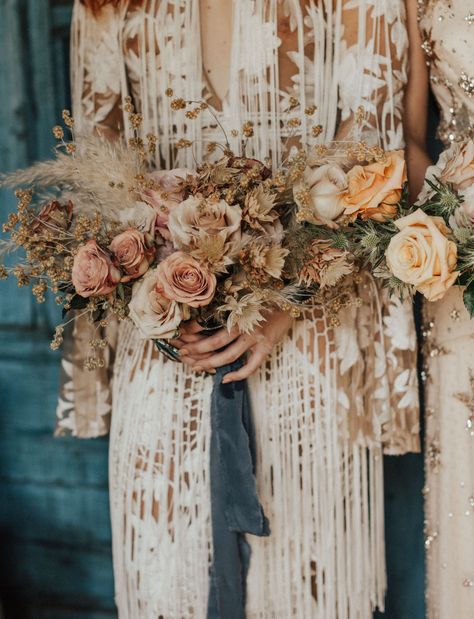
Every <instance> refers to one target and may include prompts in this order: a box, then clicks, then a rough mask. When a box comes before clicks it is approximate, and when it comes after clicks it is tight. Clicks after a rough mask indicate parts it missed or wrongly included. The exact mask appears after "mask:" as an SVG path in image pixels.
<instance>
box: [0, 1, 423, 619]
mask: <svg viewBox="0 0 474 619" xmlns="http://www.w3.org/2000/svg"><path fill="white" fill-rule="evenodd" d="M70 5H71V2H70V1H68V0H62V1H61V0H0V95H1V96H0V102H1V103H0V105H1V108H0V170H1V171H7V170H12V169H15V168H18V167H20V166H24V165H26V164H28V163H29V162H31V161H34V160H37V159H41V158H45V157H48V156H49V154H50V152H51V149H52V146H53V140H52V138H51V133H50V129H51V127H52V126H53V125H54V124H55V123H56V122H57V120H58V118H59V117H60V114H61V110H62V109H63V108H64V107H65V106H68V94H67V93H68V58H67V57H68V36H69V20H70V11H71V8H70ZM13 204H14V203H13V200H12V197H11V195H9V194H7V193H6V192H3V193H2V192H0V219H2V220H3V219H4V218H5V215H6V213H7V212H8V211H9V210H11V209H12V207H13ZM56 316H57V310H56V308H55V307H54V305H53V304H52V303H47V304H45V305H42V306H39V305H37V304H36V302H34V301H33V300H32V299H31V298H30V293H29V291H28V290H19V289H17V288H16V287H15V285H14V282H2V283H1V285H0V544H1V551H0V598H1V599H2V601H3V604H4V607H5V619H112V618H113V617H115V616H116V614H115V611H114V605H113V582H112V566H111V557H110V527H109V514H108V503H107V441H105V440H92V441H78V440H75V439H53V438H52V431H53V427H54V408H55V400H56V390H57V380H58V356H57V354H54V353H52V352H51V351H50V350H49V341H50V338H51V333H52V327H53V326H54V324H55V321H56ZM385 469H386V514H387V557H388V564H389V584H390V587H389V594H388V598H387V612H386V613H385V614H384V615H383V616H380V617H383V618H385V619H422V617H423V616H424V603H423V584H424V570H423V536H422V526H423V522H422V521H423V515H422V501H421V488H422V485H423V475H422V460H421V456H408V457H403V458H386V460H385ZM288 619H291V618H288ZM308 619H312V618H308Z"/></svg>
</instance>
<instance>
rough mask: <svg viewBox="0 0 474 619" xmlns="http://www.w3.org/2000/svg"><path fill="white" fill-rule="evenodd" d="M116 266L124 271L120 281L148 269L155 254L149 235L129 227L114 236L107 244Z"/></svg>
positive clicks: (133, 277) (125, 280)
mask: <svg viewBox="0 0 474 619" xmlns="http://www.w3.org/2000/svg"><path fill="white" fill-rule="evenodd" d="M109 249H110V251H111V252H112V253H113V255H114V257H115V261H116V263H117V264H118V266H119V267H120V268H121V269H122V271H125V275H122V278H121V281H122V282H124V283H125V282H129V281H130V280H132V279H137V278H138V277H141V276H142V275H144V274H145V273H146V271H148V268H149V266H150V264H151V263H152V261H153V258H154V256H155V247H154V245H153V239H152V238H151V237H150V235H147V234H143V232H139V231H138V230H134V229H133V228H130V229H129V230H125V231H124V232H121V233H120V234H119V235H118V236H116V237H115V238H114V239H113V241H112V243H111V244H110V246H109Z"/></svg>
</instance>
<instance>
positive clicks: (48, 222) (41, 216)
mask: <svg viewBox="0 0 474 619" xmlns="http://www.w3.org/2000/svg"><path fill="white" fill-rule="evenodd" d="M72 210H73V204H72V202H71V200H69V201H68V202H67V203H66V204H61V203H60V202H58V201H57V200H51V201H50V202H48V203H47V204H45V205H44V206H43V207H42V209H41V210H40V212H39V213H38V215H37V219H36V220H35V221H34V222H33V224H32V226H31V229H32V231H33V232H34V233H37V232H39V231H40V230H41V229H43V228H48V229H50V230H51V231H54V229H57V228H59V229H60V230H67V229H68V228H69V226H70V225H71V222H72Z"/></svg>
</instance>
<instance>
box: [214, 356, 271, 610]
mask: <svg viewBox="0 0 474 619" xmlns="http://www.w3.org/2000/svg"><path fill="white" fill-rule="evenodd" d="M240 366H241V362H237V363H235V364H232V365H230V366H225V367H223V368H220V369H219V371H218V372H217V374H216V375H215V377H214V390H213V393H212V400H211V450H210V459H211V465H210V475H211V514H212V537H213V550H214V552H213V565H212V567H211V574H210V577H211V578H210V581H211V582H210V590H209V602H208V614H207V619H245V602H246V579H247V573H248V568H249V564H250V545H249V544H248V542H247V541H246V539H245V535H244V534H245V533H251V534H253V535H258V536H267V535H269V534H270V527H269V523H268V520H267V518H266V516H265V513H264V511H263V508H262V506H261V504H260V502H259V500H258V496H257V485H256V480H255V433H254V427H253V423H252V414H251V409H250V399H249V395H248V387H247V384H246V382H239V383H229V384H227V385H223V384H222V378H223V376H224V375H225V374H227V373H228V372H230V371H235V370H236V369H238V367H240Z"/></svg>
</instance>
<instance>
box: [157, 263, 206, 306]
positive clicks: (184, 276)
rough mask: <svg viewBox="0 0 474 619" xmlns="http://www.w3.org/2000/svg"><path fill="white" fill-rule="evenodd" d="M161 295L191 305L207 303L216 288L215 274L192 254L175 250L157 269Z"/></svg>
mask: <svg viewBox="0 0 474 619" xmlns="http://www.w3.org/2000/svg"><path fill="white" fill-rule="evenodd" d="M156 271H157V278H158V280H159V282H160V284H161V292H162V294H163V296H165V297H166V298H167V299H170V300H171V301H177V302H178V303H185V304H186V305H190V306H191V307H202V306H203V305H209V303H210V302H211V301H212V299H213V298H214V293H215V290H216V276H215V275H214V274H213V273H211V272H210V271H209V270H208V269H207V268H206V267H203V266H202V265H200V264H199V262H198V261H197V260H195V259H194V258H193V257H192V256H189V255H188V254H185V253H184V252H182V251H176V252H174V254H171V256H169V257H168V258H166V260H163V262H161V263H160V264H159V265H158V267H157V269H156Z"/></svg>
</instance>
